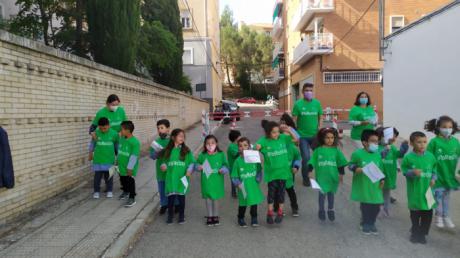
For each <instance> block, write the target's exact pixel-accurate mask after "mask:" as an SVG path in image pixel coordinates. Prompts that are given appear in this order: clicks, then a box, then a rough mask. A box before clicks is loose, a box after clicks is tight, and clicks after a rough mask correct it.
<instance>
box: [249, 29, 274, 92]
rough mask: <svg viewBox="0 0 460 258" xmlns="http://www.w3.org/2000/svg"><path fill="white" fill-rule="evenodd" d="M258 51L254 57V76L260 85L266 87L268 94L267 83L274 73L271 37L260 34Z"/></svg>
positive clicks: (257, 40) (257, 39)
mask: <svg viewBox="0 0 460 258" xmlns="http://www.w3.org/2000/svg"><path fill="white" fill-rule="evenodd" d="M256 45H257V50H256V52H255V54H254V56H253V63H254V68H253V70H254V75H255V76H256V79H257V81H258V82H259V83H260V84H263V85H264V88H265V93H268V90H267V85H266V84H265V81H266V79H267V77H268V76H269V75H270V74H271V73H272V69H271V62H272V59H273V57H272V56H273V42H272V39H271V37H270V36H268V35H267V34H264V33H259V34H258V35H257V36H256Z"/></svg>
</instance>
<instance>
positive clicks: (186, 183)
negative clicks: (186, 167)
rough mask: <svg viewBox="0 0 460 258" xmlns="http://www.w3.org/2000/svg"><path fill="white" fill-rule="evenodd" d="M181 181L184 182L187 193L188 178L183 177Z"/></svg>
mask: <svg viewBox="0 0 460 258" xmlns="http://www.w3.org/2000/svg"><path fill="white" fill-rule="evenodd" d="M180 181H182V184H183V185H184V187H185V191H187V188H188V180H187V176H183V177H182V178H181V179H180Z"/></svg>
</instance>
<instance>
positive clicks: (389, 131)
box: [383, 127, 394, 143]
mask: <svg viewBox="0 0 460 258" xmlns="http://www.w3.org/2000/svg"><path fill="white" fill-rule="evenodd" d="M393 137H394V129H393V127H389V128H386V129H385V130H383V139H384V140H385V143H389V141H390V140H391V139H393Z"/></svg>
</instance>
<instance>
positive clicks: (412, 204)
mask: <svg viewBox="0 0 460 258" xmlns="http://www.w3.org/2000/svg"><path fill="white" fill-rule="evenodd" d="M436 164H437V162H436V158H435V157H434V156H433V154H431V153H430V152H428V151H427V152H425V153H424V154H423V155H417V154H416V153H414V152H411V153H408V154H407V155H406V156H404V159H403V161H402V163H401V170H402V172H403V174H404V175H405V174H406V173H407V172H408V171H409V170H411V169H419V170H421V171H422V174H421V175H420V177H406V182H407V204H408V206H409V209H410V210H431V209H432V208H433V207H428V203H427V200H426V192H427V191H428V188H429V187H430V182H431V179H432V177H433V173H436V172H435V169H436Z"/></svg>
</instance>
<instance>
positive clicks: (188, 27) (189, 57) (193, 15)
mask: <svg viewBox="0 0 460 258" xmlns="http://www.w3.org/2000/svg"><path fill="white" fill-rule="evenodd" d="M178 3H179V8H180V14H181V22H182V29H183V36H184V55H183V70H184V73H185V74H186V75H187V76H188V77H189V78H190V81H191V84H192V90H193V96H196V97H199V98H202V99H204V100H206V101H208V102H209V105H210V107H211V108H212V107H214V106H215V105H216V104H217V103H218V102H219V101H220V100H221V99H222V71H221V64H220V26H219V20H220V16H219V1H218V0H178Z"/></svg>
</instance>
